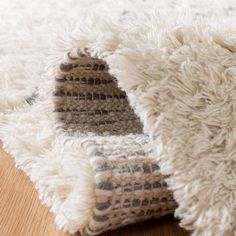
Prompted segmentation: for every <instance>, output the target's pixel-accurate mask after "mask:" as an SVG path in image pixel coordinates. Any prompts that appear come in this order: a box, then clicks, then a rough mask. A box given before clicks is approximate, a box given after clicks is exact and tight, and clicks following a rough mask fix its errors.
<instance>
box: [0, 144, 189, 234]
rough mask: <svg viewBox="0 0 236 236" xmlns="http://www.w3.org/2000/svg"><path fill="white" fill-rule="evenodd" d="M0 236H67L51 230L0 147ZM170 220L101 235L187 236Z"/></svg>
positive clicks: (21, 176) (27, 186) (47, 218)
mask: <svg viewBox="0 0 236 236" xmlns="http://www.w3.org/2000/svg"><path fill="white" fill-rule="evenodd" d="M0 235H1V236H69V235H70V234H68V233H63V232H61V231H59V230H57V229H56V228H55V225H54V223H53V216H52V214H51V213H49V211H48V209H47V208H46V207H44V206H42V205H41V204H40V202H39V200H38V198H37V193H36V191H35V189H34V188H33V185H32V184H31V182H30V180H29V178H28V177H27V176H26V175H25V174H24V173H23V172H22V171H20V170H18V169H16V168H15V165H14V161H13V159H12V158H10V157H9V156H8V155H7V154H6V153H5V152H4V151H3V150H2V149H1V144H0ZM187 235H189V234H188V233H187V232H186V231H184V230H183V229H181V228H179V226H178V223H177V222H176V221H175V220H174V219H173V217H171V216H170V217H166V218H164V219H161V220H152V221H148V222H145V223H142V224H138V225H131V226H127V227H125V228H122V229H118V230H116V231H112V232H107V233H105V234H103V236H187Z"/></svg>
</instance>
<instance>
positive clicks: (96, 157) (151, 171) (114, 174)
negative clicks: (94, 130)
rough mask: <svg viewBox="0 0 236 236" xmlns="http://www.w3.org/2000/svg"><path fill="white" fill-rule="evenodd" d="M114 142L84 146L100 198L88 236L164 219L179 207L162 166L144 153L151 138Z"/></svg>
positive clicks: (119, 139)
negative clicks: (128, 225) (159, 218)
mask: <svg viewBox="0 0 236 236" xmlns="http://www.w3.org/2000/svg"><path fill="white" fill-rule="evenodd" d="M112 140H113V141H108V140H107V139H106V138H103V139H100V140H99V142H96V143H95V142H93V141H88V142H85V143H84V148H85V150H86V152H88V156H90V157H91V160H90V163H91V165H92V168H93V173H94V178H95V183H96V199H97V200H96V208H95V209H94V211H93V216H92V218H91V219H90V221H89V223H88V225H87V227H86V228H84V229H83V234H85V235H96V234H99V233H101V232H103V231H105V230H108V229H115V228H118V227H121V226H124V225H127V224H130V223H135V222H139V221H143V220H147V219H150V218H153V217H161V216H164V215H167V214H169V213H173V210H174V209H175V208H176V203H175V201H174V200H173V197H172V194H171V192H170V191H169V190H168V189H167V185H166V183H165V181H164V177H163V176H162V175H161V174H160V171H159V166H158V165H157V163H156V161H155V159H154V158H152V157H151V155H150V153H149V155H147V154H146V153H145V152H144V150H143V146H144V145H145V144H146V143H147V142H148V139H145V138H144V137H143V136H140V138H139V140H138V143H137V140H136V141H135V140H134V139H133V138H126V139H121V138H120V137H116V138H115V139H112ZM124 140H125V141H124Z"/></svg>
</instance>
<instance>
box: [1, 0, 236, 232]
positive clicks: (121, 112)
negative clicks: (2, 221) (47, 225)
mask: <svg viewBox="0 0 236 236" xmlns="http://www.w3.org/2000/svg"><path fill="white" fill-rule="evenodd" d="M39 2H40V1H35V3H29V5H28V6H25V7H23V8H22V9H19V8H18V4H17V3H16V2H14V1H12V3H11V4H8V3H7V1H6V2H5V1H3V3H4V4H5V5H4V4H3V5H4V7H7V9H10V10H13V11H14V12H17V13H18V14H17V19H18V22H25V24H26V26H25V27H24V29H23V30H22V31H23V32H24V33H26V35H28V34H29V35H30V32H31V33H32V34H35V35H37V36H32V35H31V36H30V38H31V39H32V40H30V44H29V45H28V43H27V42H28V41H27V40H26V39H25V38H24V37H23V38H22V32H19V33H16V39H18V42H16V41H15V39H11V40H10V41H9V42H8V41H7V40H6V36H4V35H3V36H1V38H0V40H2V42H3V43H5V45H6V48H7V49H8V48H9V51H8V52H6V51H4V48H3V49H2V51H1V50H0V53H1V58H2V61H3V64H2V68H1V69H0V70H3V71H2V74H3V75H4V77H3V80H2V81H3V82H2V81H0V86H2V88H3V91H4V92H3V93H2V94H0V104H1V107H0V138H1V139H2V140H3V142H4V147H5V148H6V150H7V151H8V152H9V153H10V154H11V155H12V156H13V157H14V158H15V160H16V163H17V165H18V166H19V167H20V168H22V169H23V170H24V171H25V172H26V173H27V174H28V175H29V176H30V178H31V180H32V181H33V183H34V184H35V186H36V188H37V189H38V191H39V196H40V198H41V199H42V201H43V202H44V203H45V204H46V205H47V206H48V207H50V209H51V210H52V212H54V213H55V216H56V223H57V225H58V226H59V227H60V228H62V229H64V230H69V231H70V232H72V233H74V232H76V231H79V230H80V231H81V232H82V233H83V234H85V235H96V234H99V233H101V232H103V231H104V230H107V229H114V228H117V227H120V226H122V225H126V224H129V223H134V222H138V221H140V220H144V219H149V218H151V217H160V216H162V215H165V214H168V213H171V212H173V211H174V209H175V208H176V210H175V215H176V217H178V218H180V219H181V226H183V227H184V228H186V229H188V230H191V231H192V234H193V235H219V236H220V235H222V236H223V235H226V236H228V235H234V234H235V232H236V225H235V221H236V178H235V176H236V165H235V160H236V151H235V145H236V141H235V140H234V138H235V137H236V129H235V124H236V120H235V117H236V116H235V115H236V114H235V107H236V103H235V101H236V95H235V94H236V93H235V91H236V82H235V81H236V37H235V35H236V27H235V26H236V25H235V11H236V10H235V9H236V2H234V1H225V2H223V1H222V2H221V1H214V3H215V4H212V5H213V6H212V5H209V3H205V2H204V1H200V0H198V1H183V3H185V4H187V5H188V7H189V9H188V11H187V13H186V12H185V13H183V11H182V10H180V9H179V7H183V6H182V5H181V4H180V3H179V5H178V4H176V3H173V2H172V3H171V1H160V2H159V3H154V2H155V1H145V2H144V1H137V2H136V4H135V7H134V5H133V3H134V2H133V1H127V2H126V1H121V4H120V5H119V4H115V5H113V4H114V2H113V1H104V2H103V3H95V2H93V1H91V3H84V2H83V1H81V2H80V4H81V6H83V9H80V13H81V17H80V19H77V18H78V12H77V10H78V7H77V8H75V9H72V7H71V5H70V4H68V5H66V4H63V3H60V4H58V5H56V8H55V9H51V7H50V6H51V4H53V2H54V1H49V2H48V3H43V4H42V6H41V8H42V9H46V10H45V12H44V13H41V14H39V13H36V12H37V11H36V10H37V8H38V6H39V5H40V3H39ZM70 3H71V4H73V1H70ZM183 3H182V4H183ZM220 3H221V4H220ZM19 4H20V5H22V4H23V3H19ZM90 4H91V5H90ZM106 4H108V5H106ZM109 4H111V5H109ZM185 4H183V5H184V6H185ZM0 6H1V5H0ZM108 6H110V7H111V8H109V7H108ZM152 6H155V8H157V9H159V10H160V9H161V10H162V12H157V11H153V10H152ZM158 7H159V8H158ZM98 8H99V9H105V10H104V12H103V13H102V12H99V13H98V11H97V9H98ZM64 9H68V10H70V14H68V16H67V17H66V20H67V21H68V22H70V23H68V24H66V26H65V29H64V28H63V26H62V25H61V24H60V23H59V20H60V19H61V16H63V15H64ZM110 9H112V12H114V15H112V16H109V14H108V12H109V11H110ZM181 9H182V8H181ZM29 10H31V11H29ZM31 12H33V13H35V15H34V14H33V15H31ZM88 12H90V13H91V12H93V14H94V16H93V17H86V13H88ZM216 12H217V13H218V14H219V15H220V16H221V17H222V18H224V19H223V20H222V22H220V20H218V18H217V15H216V14H215V13H216ZM19 13H22V14H19ZM52 13H55V15H53V14H52ZM212 13H213V14H212ZM2 14H3V17H5V18H4V19H5V22H7V17H6V15H4V13H2ZM5 14H6V13H5ZM52 15H53V16H52ZM7 16H8V17H9V15H7ZM27 16H29V17H30V19H31V20H32V22H33V23H32V24H33V25H34V26H35V27H32V26H31V25H30V24H29V23H26V22H27V19H28V18H27ZM45 16H51V21H50V22H51V23H50V25H49V26H48V25H46V24H45V19H44V18H45ZM9 18H10V19H12V18H11V17H9ZM85 19H86V20H85ZM9 21H10V22H11V20H9V19H8V22H9ZM40 21H41V23H39V22H40ZM72 22H74V23H72ZM42 23H44V25H43V24H42ZM5 24H6V23H3V26H5V27H7V26H6V25H7V24H6V25H5ZM17 26H18V24H16V26H15V27H16V28H17ZM3 28H4V27H3ZM61 28H63V29H61ZM52 29H54V35H53V36H52V35H51V34H52ZM55 29H60V30H59V31H57V30H55ZM47 34H50V40H48V38H47ZM8 37H10V35H8ZM48 41H50V42H48ZM39 42H42V43H41V44H40V43H39ZM12 45H16V50H15V51H14V50H12ZM0 49H1V47H0ZM48 54H49V55H48ZM9 62H11V63H12V62H16V63H15V65H16V68H14V70H13V69H12V68H11V70H9ZM32 71H33V72H32ZM18 78H20V79H18ZM9 93H11V94H12V95H13V96H9ZM166 183H167V184H166ZM167 185H168V187H167Z"/></svg>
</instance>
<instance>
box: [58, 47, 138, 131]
mask: <svg viewBox="0 0 236 236" xmlns="http://www.w3.org/2000/svg"><path fill="white" fill-rule="evenodd" d="M54 96H55V104H56V105H55V106H56V108H55V112H56V114H57V116H58V118H59V120H61V121H62V124H63V127H64V128H65V129H66V130H71V131H78V132H80V133H86V132H93V133H96V134H102V133H104V132H109V134H116V135H118V134H127V133H142V124H141V122H140V121H139V118H138V117H137V116H136V115H135V114H134V111H133V110H132V108H131V107H130V105H129V102H128V100H127V97H126V94H125V92H123V91H121V90H120V89H119V88H118V87H117V82H116V80H115V78H114V77H112V76H111V75H109V73H108V67H107V65H106V64H105V62H103V61H102V60H99V59H96V58H91V57H89V56H86V55H85V54H83V53H81V52H80V50H74V51H72V52H70V53H68V54H67V58H66V60H65V61H64V62H63V63H62V64H61V65H60V67H59V70H58V74H57V77H56V91H55V93H54Z"/></svg>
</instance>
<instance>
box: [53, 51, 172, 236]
mask: <svg viewBox="0 0 236 236" xmlns="http://www.w3.org/2000/svg"><path fill="white" fill-rule="evenodd" d="M55 81H56V85H55V92H54V104H55V111H54V112H55V114H56V117H57V119H58V120H59V122H60V124H61V126H62V128H63V129H64V130H66V132H67V133H68V132H70V133H74V134H77V133H79V134H80V135H81V134H82V135H83V136H84V137H86V136H87V135H88V133H90V138H89V139H87V140H86V139H85V141H83V142H82V149H83V151H84V152H85V154H86V157H87V158H89V163H90V165H91V167H92V171H93V175H94V181H95V185H96V186H95V197H96V205H95V208H94V209H93V213H92V215H91V216H90V220H89V222H88V224H87V225H86V226H85V227H84V228H83V229H81V230H80V231H81V233H82V234H84V235H97V234H100V233H102V232H103V231H106V230H108V229H115V228H118V227H121V226H124V225H127V224H130V223H135V222H139V221H143V220H146V219H149V218H153V217H161V216H163V215H167V214H169V213H173V211H174V209H175V208H176V203H175V201H174V200H173V196H172V194H171V192H170V191H169V190H168V189H167V185H166V182H165V181H164V176H162V175H161V174H160V171H159V166H158V165H157V162H156V160H155V157H154V156H153V154H152V150H148V148H145V147H148V143H149V138H148V137H147V136H145V135H144V134H142V124H141V123H140V121H139V118H138V117H137V116H136V114H135V113H134V111H133V109H132V108H131V107H130V105H129V102H128V100H127V97H126V94H125V93H124V92H123V91H121V90H120V89H119V88H118V86H117V82H116V80H115V78H114V77H112V76H111V75H109V72H108V67H107V65H106V63H105V62H104V61H102V60H99V59H97V58H92V57H90V56H89V54H87V55H86V54H83V53H81V51H80V50H73V51H71V52H69V53H68V54H67V57H66V59H65V61H63V62H62V63H61V64H60V67H59V69H58V73H57V75H56V78H55ZM130 134H131V135H130ZM91 135H92V137H93V138H92V139H91ZM98 135H99V136H100V137H99V136H98Z"/></svg>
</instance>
